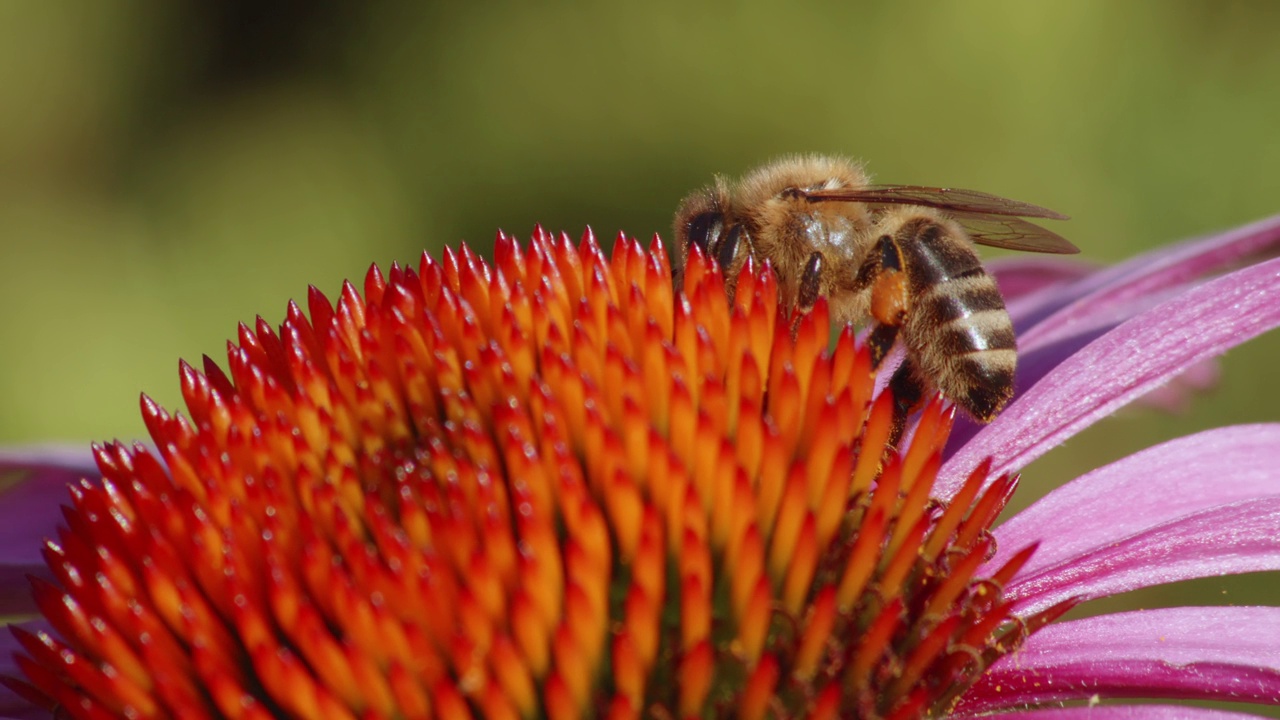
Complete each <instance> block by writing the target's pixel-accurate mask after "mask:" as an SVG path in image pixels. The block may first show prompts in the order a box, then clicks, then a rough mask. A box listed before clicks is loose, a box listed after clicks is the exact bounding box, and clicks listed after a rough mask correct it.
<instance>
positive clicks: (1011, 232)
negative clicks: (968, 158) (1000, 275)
mask: <svg viewBox="0 0 1280 720" xmlns="http://www.w3.org/2000/svg"><path fill="white" fill-rule="evenodd" d="M950 213H951V215H953V216H954V217H955V219H956V221H957V222H959V223H960V224H961V225H963V226H964V229H965V230H966V231H967V232H968V233H969V239H971V240H973V241H974V242H976V243H978V244H979V245H989V246H991V247H998V248H1005V249H1006V250H1024V251H1026V252H1038V253H1053V254H1057V255H1074V254H1076V253H1078V252H1080V248H1078V247H1076V246H1075V245H1072V244H1071V241H1069V240H1067V239H1066V238H1064V237H1062V236H1061V235H1059V234H1058V233H1056V232H1053V231H1052V230H1047V229H1045V228H1042V227H1040V226H1039V225H1036V224H1035V223H1031V222H1027V221H1026V220H1023V219H1022V218H1019V217H999V216H996V215H982V214H979V213H964V212H956V211H954V210H952V211H950Z"/></svg>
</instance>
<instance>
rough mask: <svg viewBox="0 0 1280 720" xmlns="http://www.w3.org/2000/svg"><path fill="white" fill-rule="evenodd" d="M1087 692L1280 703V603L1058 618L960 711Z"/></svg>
mask: <svg viewBox="0 0 1280 720" xmlns="http://www.w3.org/2000/svg"><path fill="white" fill-rule="evenodd" d="M1094 696H1100V697H1104V698H1108V697H1145V698H1186V699H1201V700H1232V701H1237V702H1256V703H1269V704H1280V608H1274V607H1178V608H1165V609H1160V610H1142V611H1138V612H1128V613H1119V614H1114V615H1101V616H1098V617H1091V618H1085V619H1083V620H1074V621H1070V622H1063V623H1055V624H1052V625H1049V626H1048V627H1046V628H1044V629H1042V630H1041V631H1040V632H1038V633H1036V634H1034V635H1032V636H1031V637H1030V638H1028V639H1027V642H1026V645H1024V646H1023V648H1022V649H1021V650H1019V651H1017V652H1015V653H1013V654H1012V655H1007V656H1005V657H1003V658H1001V659H1000V660H998V661H997V662H996V663H995V665H993V666H992V667H991V668H990V669H989V670H988V671H987V672H986V673H985V674H984V675H983V676H982V678H981V679H979V680H978V684H976V685H974V686H973V687H972V688H971V689H970V690H969V691H968V692H967V693H965V695H964V697H963V699H962V700H961V706H960V710H961V711H962V712H964V713H978V712H982V711H985V710H994V709H1001V708H1011V707H1015V706H1018V705H1025V704H1034V703H1049V702H1061V701H1064V700H1087V699H1089V698H1092V697H1094Z"/></svg>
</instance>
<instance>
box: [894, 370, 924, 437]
mask: <svg viewBox="0 0 1280 720" xmlns="http://www.w3.org/2000/svg"><path fill="white" fill-rule="evenodd" d="M889 392H891V393H893V425H892V428H891V429H890V431H889V446H890V447H894V448H896V447H897V446H898V441H899V440H901V439H902V433H903V432H905V431H906V429H907V416H908V415H910V414H911V412H912V411H913V410H915V409H916V407H917V406H919V405H920V401H921V400H922V399H923V398H924V386H923V385H921V384H920V380H919V378H917V377H916V369H915V363H913V362H912V361H911V358H907V359H906V360H903V361H902V364H901V365H899V366H898V370H897V372H895V373H894V374H893V377H892V378H891V379H890V380H889Z"/></svg>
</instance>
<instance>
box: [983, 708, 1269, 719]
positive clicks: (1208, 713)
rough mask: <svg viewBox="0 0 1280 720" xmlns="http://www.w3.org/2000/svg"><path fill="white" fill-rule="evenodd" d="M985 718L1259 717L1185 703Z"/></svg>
mask: <svg viewBox="0 0 1280 720" xmlns="http://www.w3.org/2000/svg"><path fill="white" fill-rule="evenodd" d="M962 717H963V716H962ZM982 717H984V718H1010V719H1011V720H1258V716H1257V715H1246V714H1244V713H1235V712H1229V711H1226V710H1212V709H1210V708H1202V707H1188V706H1183V705H1078V706H1075V707H1054V708H1040V709H1037V710H1014V711H1011V712H1007V713H1004V712H1002V713H993V714H990V715H983V716H982Z"/></svg>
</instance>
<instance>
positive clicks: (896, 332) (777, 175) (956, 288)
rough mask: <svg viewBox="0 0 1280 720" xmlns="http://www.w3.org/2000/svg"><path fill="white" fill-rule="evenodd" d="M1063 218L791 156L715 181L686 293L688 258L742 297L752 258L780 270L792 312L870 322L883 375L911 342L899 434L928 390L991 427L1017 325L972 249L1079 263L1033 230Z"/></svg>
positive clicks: (897, 377) (689, 224) (687, 226)
mask: <svg viewBox="0 0 1280 720" xmlns="http://www.w3.org/2000/svg"><path fill="white" fill-rule="evenodd" d="M1024 217H1031V218H1049V219H1054V220H1066V219H1067V217H1066V216H1065V215H1061V214H1059V213H1056V212H1053V211H1052V210H1046V209H1045V208H1042V207H1038V206H1036V205H1031V204H1028V203H1022V202H1018V201H1015V200H1007V199H1005V198H1001V197H996V196H995V195H988V194H986V193H981V192H976V191H973V190H959V189H955V188H933V187H920V186H915V185H873V184H871V183H870V179H869V177H868V176H867V175H866V173H865V172H864V171H863V169H862V167H861V166H860V165H858V164H856V163H854V162H851V161H848V160H844V159H841V158H833V157H824V156H816V155H808V156H796V157H786V158H782V159H780V160H776V161H774V162H772V163H770V164H768V165H765V166H764V167H761V168H758V169H756V170H755V171H753V172H750V173H748V174H747V175H746V176H745V177H743V178H742V179H741V180H739V181H737V182H730V181H728V180H726V179H724V178H723V177H717V178H716V180H715V182H714V183H713V184H712V185H710V186H708V187H705V188H703V189H701V190H698V191H696V192H694V193H693V194H691V195H689V196H688V197H686V198H685V199H684V201H683V202H682V203H681V204H680V208H679V210H678V211H677V212H676V217H675V234H676V244H677V248H676V252H675V255H676V256H677V258H676V263H675V266H676V275H677V287H679V284H680V282H681V280H680V276H681V273H682V270H683V267H684V263H685V259H686V256H687V255H688V252H689V250H690V248H692V247H693V246H695V245H696V246H697V247H699V248H700V249H701V250H702V251H703V252H704V253H706V254H708V255H709V256H711V257H713V258H715V259H717V260H718V262H719V264H720V267H721V269H722V271H723V272H724V273H725V279H726V281H727V282H728V284H729V288H730V292H732V290H733V288H732V286H733V282H734V280H736V278H737V275H738V270H739V269H740V268H741V266H742V264H743V263H744V262H746V259H747V257H748V256H750V257H753V258H755V260H756V261H764V260H768V261H769V262H770V263H771V265H772V266H773V269H774V272H775V273H776V274H777V277H778V283H779V290H780V295H781V298H782V300H783V301H784V302H785V303H787V304H788V306H789V307H792V308H796V309H798V310H799V311H801V312H804V311H807V310H808V309H810V308H812V307H813V305H814V303H816V302H817V300H818V298H819V297H825V298H827V302H828V305H829V307H830V309H831V311H832V315H833V316H834V318H835V319H837V320H839V321H841V322H861V321H864V320H870V321H872V323H873V325H872V328H871V330H870V332H869V334H868V336H867V337H868V343H869V345H870V347H871V352H872V359H873V361H874V363H875V364H876V366H879V364H880V362H881V361H882V360H883V359H884V357H885V355H886V354H887V353H888V352H889V350H890V349H891V347H892V346H893V344H894V343H895V342H896V341H897V340H898V338H899V337H900V338H901V340H902V343H903V346H904V348H905V359H904V361H903V363H902V365H900V366H899V368H898V370H897V371H896V372H895V373H894V376H893V379H892V380H891V382H890V387H891V388H892V390H893V392H894V397H895V399H896V402H897V405H898V408H897V410H898V418H897V426H898V430H899V431H900V430H901V427H902V424H903V423H905V418H906V415H907V413H909V412H910V411H911V410H912V409H914V407H915V406H916V405H918V404H919V402H920V400H921V398H922V397H923V395H924V393H925V392H926V390H937V391H940V392H941V393H942V394H943V395H945V396H946V397H948V398H950V399H951V400H952V401H953V402H954V403H955V404H956V405H959V406H960V407H961V408H963V409H964V410H965V411H966V412H968V413H969V414H970V415H972V416H973V417H974V418H975V419H977V420H979V421H980V422H984V423H985V422H990V421H991V420H992V419H993V418H994V417H995V416H996V415H997V414H998V413H999V412H1000V411H1001V409H1003V408H1004V406H1005V404H1006V403H1008V402H1009V399H1010V398H1011V397H1012V396H1013V380H1014V371H1015V369H1016V367H1017V350H1016V343H1015V339H1014V333H1013V323H1012V321H1011V320H1010V319H1009V313H1008V312H1007V311H1006V310H1005V306H1004V298H1003V297H1002V296H1001V295H1000V291H999V289H998V288H997V287H996V283H995V280H994V279H993V278H992V277H991V276H990V275H988V274H987V272H986V271H985V270H984V268H983V266H982V262H981V261H980V260H979V259H978V255H977V252H976V248H974V243H978V244H980V245H991V246H994V247H1001V248H1009V249H1013V250H1028V251H1031V252H1043V253H1076V252H1079V250H1078V249H1077V248H1076V247H1075V246H1074V245H1072V244H1071V243H1070V242H1068V241H1067V240H1065V239H1063V238H1062V237H1060V236H1058V235H1057V234H1055V233H1053V232H1051V231H1049V230H1046V229H1045V228H1042V227H1039V226H1037V225H1034V224H1032V223H1030V222H1028V221H1026V220H1024V219H1022V218H1024Z"/></svg>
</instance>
